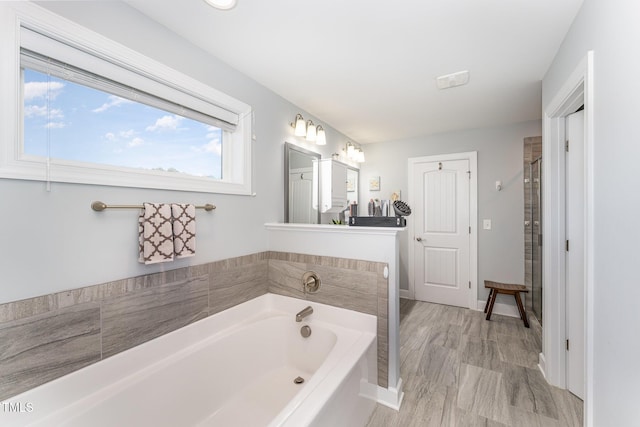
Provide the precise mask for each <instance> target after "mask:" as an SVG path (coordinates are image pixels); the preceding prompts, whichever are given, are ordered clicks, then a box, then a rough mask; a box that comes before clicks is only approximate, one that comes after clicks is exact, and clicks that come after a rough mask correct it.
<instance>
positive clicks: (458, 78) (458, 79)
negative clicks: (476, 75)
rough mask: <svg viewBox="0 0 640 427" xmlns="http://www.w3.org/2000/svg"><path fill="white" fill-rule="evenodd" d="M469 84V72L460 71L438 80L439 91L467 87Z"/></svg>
mask: <svg viewBox="0 0 640 427" xmlns="http://www.w3.org/2000/svg"><path fill="white" fill-rule="evenodd" d="M468 82H469V71H458V72H457V73H452V74H447V75H444V76H440V77H437V78H436V83H437V84H438V89H448V88H450V87H456V86H462V85H466V84H467V83H468Z"/></svg>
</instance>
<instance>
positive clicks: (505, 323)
mask: <svg viewBox="0 0 640 427" xmlns="http://www.w3.org/2000/svg"><path fill="white" fill-rule="evenodd" d="M498 297H500V295H498ZM512 300H513V298H512ZM489 322H494V326H493V328H494V330H495V333H496V340H497V336H498V335H508V336H512V337H518V338H525V336H526V332H525V330H526V329H527V328H525V327H524V323H523V322H522V320H521V319H520V318H518V317H509V316H502V315H499V314H492V315H491V320H489Z"/></svg>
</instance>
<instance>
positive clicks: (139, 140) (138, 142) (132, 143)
mask: <svg viewBox="0 0 640 427" xmlns="http://www.w3.org/2000/svg"><path fill="white" fill-rule="evenodd" d="M142 144H144V139H142V138H133V139H132V140H131V141H129V144H128V145H129V147H137V146H139V145H142Z"/></svg>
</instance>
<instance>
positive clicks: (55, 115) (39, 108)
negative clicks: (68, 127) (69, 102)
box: [24, 105, 64, 119]
mask: <svg viewBox="0 0 640 427" xmlns="http://www.w3.org/2000/svg"><path fill="white" fill-rule="evenodd" d="M24 115H25V117H47V116H48V117H49V118H50V119H61V118H63V117H64V114H63V113H62V110H59V109H57V108H54V109H52V110H50V111H49V112H47V106H46V105H27V106H25V107H24Z"/></svg>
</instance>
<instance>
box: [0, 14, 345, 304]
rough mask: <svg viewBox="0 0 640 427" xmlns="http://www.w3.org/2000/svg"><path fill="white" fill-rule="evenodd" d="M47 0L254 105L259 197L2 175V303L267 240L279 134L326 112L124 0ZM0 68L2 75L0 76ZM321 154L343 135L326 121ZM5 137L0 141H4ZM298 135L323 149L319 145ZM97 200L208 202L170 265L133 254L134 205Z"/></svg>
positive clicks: (278, 181)
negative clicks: (271, 86) (304, 106)
mask: <svg viewBox="0 0 640 427" xmlns="http://www.w3.org/2000/svg"><path fill="white" fill-rule="evenodd" d="M43 4H44V5H45V6H46V7H47V8H49V9H51V10H53V11H54V12H56V13H58V14H60V15H63V16H65V17H67V18H69V19H71V20H73V21H76V22H78V23H80V24H81V25H84V26H85V27H88V28H90V29H92V30H94V31H96V32H98V33H102V34H103V35H106V36H107V37H109V38H111V39H113V40H115V41H117V42H120V43H122V44H124V45H126V46H128V47H130V48H132V49H135V50H137V51H139V52H141V53H143V54H144V55H146V56H149V57H151V58H153V59H156V60H158V61H160V62H163V63H165V64H167V65H168V66H170V67H173V68H175V69H176V70H178V71H181V72H183V73H185V74H187V75H190V76H192V77H194V78H196V79H198V80H200V81H202V82H204V83H207V84H209V85H210V86H212V87H214V88H216V89H219V90H221V91H223V92H225V93H227V94H229V95H231V96H233V97H235V98H237V99H239V100H241V101H243V102H245V103H247V104H250V105H251V106H253V108H254V109H255V128H254V133H255V135H256V138H257V139H256V141H254V143H253V160H254V161H253V191H255V192H256V194H257V195H256V197H248V196H233V195H221V194H205V193H188V192H174V191H161V190H147V189H136V188H119V187H104V186H95V185H75V184H57V183H54V184H52V188H51V192H47V191H46V190H45V186H44V184H43V183H41V182H35V181H19V180H7V179H0V195H1V199H0V200H2V209H1V210H0V224H3V226H2V231H0V241H1V242H2V245H0V271H2V280H1V281H0V290H1V292H0V303H2V302H8V301H14V300H18V299H23V298H27V297H33V296H37V295H43V294H47V293H52V292H57V291H61V290H65V289H72V288H77V287H80V286H88V285H91V284H96V283H103V282H108V281H111V280H116V279H119V278H123V277H132V276H138V275H142V274H149V273H154V272H158V271H164V270H167V269H175V268H179V267H185V266H188V265H196V264H203V263H206V262H211V261H215V260H219V259H224V258H231V257H235V256H240V255H245V254H250V253H255V252H261V251H264V250H266V249H267V237H266V232H265V229H264V226H263V224H264V223H265V222H277V221H278V222H282V221H283V219H284V211H283V204H284V201H283V197H284V196H283V194H284V192H283V185H284V178H283V176H284V172H283V161H284V149H283V144H284V141H285V140H290V141H292V142H296V141H295V138H294V137H293V130H292V129H291V128H290V126H289V123H290V122H291V121H293V118H294V117H295V115H296V113H302V114H303V115H304V117H305V118H307V119H313V121H314V122H319V123H322V124H323V125H325V123H323V122H322V120H318V118H316V117H312V116H310V115H309V114H307V113H306V112H305V111H301V110H300V109H299V108H297V107H296V106H294V105H292V104H291V103H289V102H287V101H286V100H284V99H283V98H281V97H279V96H277V95H276V94H274V93H273V92H271V91H269V90H267V89H266V88H264V87H263V86H261V85H259V84H257V83H256V82H255V81H253V80H251V79H249V78H247V77H246V76H244V75H242V74H240V73H239V72H237V71H236V70H234V69H232V68H230V67H229V66H227V65H225V64H224V63H222V62H220V61H219V60H218V59H216V58H214V57H212V56H211V55H208V54H206V53H205V52H203V51H201V50H199V49H198V48H196V47H195V46H193V45H190V44H188V43H187V42H185V41H184V40H183V39H180V38H179V37H178V36H176V35H175V34H174V33H171V32H169V31H168V30H167V29H166V28H164V27H162V26H160V25H158V24H156V23H154V22H152V21H150V20H149V19H147V18H145V17H144V16H143V15H141V14H140V13H139V12H137V11H136V10H134V9H132V8H130V7H129V6H127V5H125V4H123V3H120V2H44V3H43ZM0 78H2V77H1V76H0ZM324 128H325V129H326V132H327V146H325V147H323V151H322V154H323V157H328V156H330V153H332V152H334V151H337V150H338V146H343V145H344V143H345V142H346V137H344V136H343V135H340V134H339V133H337V132H336V131H335V130H333V129H331V128H330V127H329V126H324ZM7 142H8V141H2V143H7ZM299 145H301V146H305V147H306V148H309V149H312V150H315V151H318V152H320V151H321V150H318V149H317V147H316V146H313V145H309V144H306V143H304V142H300V143H299ZM93 200H102V201H104V202H106V203H112V204H140V203H141V202H143V201H157V202H188V203H197V204H203V203H208V202H211V203H214V204H215V205H217V206H218V209H217V210H216V211H214V212H213V213H205V212H198V220H197V221H198V223H197V230H198V240H197V256H196V257H194V258H189V259H185V260H179V261H175V262H172V263H169V264H166V265H154V266H144V265H141V264H139V263H138V262H137V255H136V252H137V224H136V217H137V211H136V210H127V211H105V212H102V213H96V212H93V211H92V210H91V209H90V208H89V205H90V203H91V201H93Z"/></svg>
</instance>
